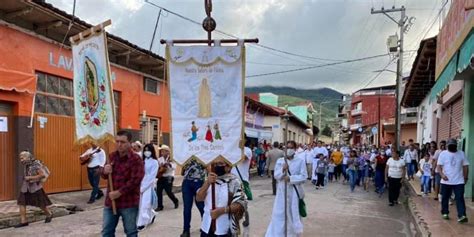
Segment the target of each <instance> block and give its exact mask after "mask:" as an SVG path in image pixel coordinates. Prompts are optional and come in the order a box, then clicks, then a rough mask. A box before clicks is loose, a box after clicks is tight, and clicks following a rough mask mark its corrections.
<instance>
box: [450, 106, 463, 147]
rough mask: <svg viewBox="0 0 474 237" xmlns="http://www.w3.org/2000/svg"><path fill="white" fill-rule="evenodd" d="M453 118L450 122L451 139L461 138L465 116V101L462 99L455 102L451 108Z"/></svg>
mask: <svg viewBox="0 0 474 237" xmlns="http://www.w3.org/2000/svg"><path fill="white" fill-rule="evenodd" d="M450 107H451V108H450V109H451V117H450V121H449V130H450V131H449V137H450V138H460V137H461V129H462V116H463V99H462V97H461V98H460V99H458V100H456V101H454V102H453V103H452V104H451V106H450Z"/></svg>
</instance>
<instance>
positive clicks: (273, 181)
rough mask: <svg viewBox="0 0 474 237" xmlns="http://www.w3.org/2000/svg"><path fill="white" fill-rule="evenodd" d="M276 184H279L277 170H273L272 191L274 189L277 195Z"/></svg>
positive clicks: (274, 193)
mask: <svg viewBox="0 0 474 237" xmlns="http://www.w3.org/2000/svg"><path fill="white" fill-rule="evenodd" d="M276 184H277V181H276V179H275V171H274V170H272V191H273V195H276V193H277V188H276Z"/></svg>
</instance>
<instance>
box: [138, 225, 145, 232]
mask: <svg viewBox="0 0 474 237" xmlns="http://www.w3.org/2000/svg"><path fill="white" fill-rule="evenodd" d="M143 229H145V226H143V225H141V226H139V227H137V230H138V231H142V230H143Z"/></svg>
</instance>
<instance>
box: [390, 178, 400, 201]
mask: <svg viewBox="0 0 474 237" xmlns="http://www.w3.org/2000/svg"><path fill="white" fill-rule="evenodd" d="M401 187H402V179H401V178H399V179H396V178H391V177H389V178H388V202H390V203H392V202H395V201H397V202H398V197H399V196H400V189H401Z"/></svg>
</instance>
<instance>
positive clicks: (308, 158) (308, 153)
mask: <svg viewBox="0 0 474 237" xmlns="http://www.w3.org/2000/svg"><path fill="white" fill-rule="evenodd" d="M305 158H306V164H312V163H313V155H312V151H311V150H306V151H305Z"/></svg>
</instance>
